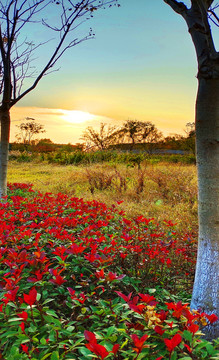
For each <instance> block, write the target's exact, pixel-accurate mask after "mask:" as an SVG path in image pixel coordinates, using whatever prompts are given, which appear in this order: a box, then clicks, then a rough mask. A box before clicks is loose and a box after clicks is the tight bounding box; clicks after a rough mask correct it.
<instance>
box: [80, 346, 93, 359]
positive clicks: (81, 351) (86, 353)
mask: <svg viewBox="0 0 219 360" xmlns="http://www.w3.org/2000/svg"><path fill="white" fill-rule="evenodd" d="M78 349H79V351H80V353H81V354H82V355H84V356H85V357H93V354H92V353H91V352H90V350H88V349H87V348H86V347H81V348H78Z"/></svg>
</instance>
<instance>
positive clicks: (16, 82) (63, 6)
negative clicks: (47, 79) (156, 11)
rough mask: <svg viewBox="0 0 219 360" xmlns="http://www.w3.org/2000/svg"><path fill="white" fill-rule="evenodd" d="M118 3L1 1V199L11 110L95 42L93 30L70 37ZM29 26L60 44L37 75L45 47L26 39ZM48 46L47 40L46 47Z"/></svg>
mask: <svg viewBox="0 0 219 360" xmlns="http://www.w3.org/2000/svg"><path fill="white" fill-rule="evenodd" d="M116 3H117V0H101V1H99V0H79V1H78V0H58V1H57V0H0V119H1V149H0V173H1V175H0V198H1V197H2V196H4V195H6V193H7V167H8V144H9V136H10V109H11V107H12V106H14V105H15V104H17V103H18V102H19V101H20V100H21V99H22V98H23V97H24V96H26V95H27V94H28V93H29V92H30V91H32V90H33V89H35V88H36V86H37V85H38V83H39V81H40V80H41V79H42V78H43V76H45V75H46V74H48V73H50V72H51V71H53V70H52V69H53V68H54V65H55V64H56V63H57V61H58V60H59V59H60V58H61V56H62V55H63V53H64V52H65V51H66V50H67V49H69V48H72V47H74V46H75V45H77V44H79V43H81V42H83V41H85V40H88V39H91V38H93V35H94V34H93V31H92V29H90V31H89V33H88V34H87V35H86V36H82V37H81V38H78V37H77V38H76V37H73V36H71V34H72V32H73V31H74V30H76V29H78V27H79V26H80V25H81V24H82V23H84V21H86V20H88V19H89V18H91V17H93V14H94V12H95V11H96V10H98V9H100V8H104V6H105V5H108V6H112V4H115V5H116ZM118 6H119V5H118ZM45 11H46V12H47V16H48V14H50V13H52V14H54V13H56V15H57V16H56V21H55V24H54V19H53V23H49V22H47V20H45V19H41V18H40V17H41V16H43V14H44V13H45ZM28 26H32V27H34V28H35V27H36V26H44V27H46V30H47V31H46V32H45V35H46V36H47V34H48V33H49V31H53V32H54V34H55V38H56V41H57V42H56V46H55V48H54V50H53V52H52V53H51V54H50V57H49V60H48V61H47V62H46V63H45V65H44V66H43V68H41V69H38V71H37V72H36V71H34V70H33V68H32V66H31V61H32V59H33V55H34V54H35V53H36V52H37V50H38V48H39V46H41V45H43V44H42V43H39V44H35V43H34V41H33V40H31V39H28V38H27V36H26V34H28ZM25 29H26V31H25ZM48 30H49V31H48ZM47 42H48V41H46V40H45V42H44V44H46V43H47ZM27 79H28V81H26V80H27ZM30 81H32V83H30Z"/></svg>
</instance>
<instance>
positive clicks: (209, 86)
mask: <svg viewBox="0 0 219 360" xmlns="http://www.w3.org/2000/svg"><path fill="white" fill-rule="evenodd" d="M196 147H197V170H198V187H199V192H198V201H199V208H198V211H199V245H198V257H197V265H196V274H195V283H194V287H193V296H192V302H191V308H193V309H201V310H202V311H204V312H206V313H207V314H212V313H214V314H216V315H217V316H218V317H219V79H203V78H201V79H199V88H198V94H197V102H196ZM204 332H205V337H206V339H209V340H212V339H215V338H217V337H219V321H217V322H215V323H214V324H212V325H211V326H209V327H207V328H206V329H205V330H204Z"/></svg>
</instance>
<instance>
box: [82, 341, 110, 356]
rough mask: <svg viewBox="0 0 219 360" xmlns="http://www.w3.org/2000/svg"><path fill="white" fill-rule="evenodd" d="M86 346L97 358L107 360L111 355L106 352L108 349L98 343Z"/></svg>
mask: <svg viewBox="0 0 219 360" xmlns="http://www.w3.org/2000/svg"><path fill="white" fill-rule="evenodd" d="M85 346H86V348H87V349H89V350H90V351H91V352H93V353H94V354H96V355H97V356H100V357H101V359H105V357H107V355H109V352H108V351H107V350H106V348H105V347H104V346H103V345H99V344H97V343H88V344H86V345H85Z"/></svg>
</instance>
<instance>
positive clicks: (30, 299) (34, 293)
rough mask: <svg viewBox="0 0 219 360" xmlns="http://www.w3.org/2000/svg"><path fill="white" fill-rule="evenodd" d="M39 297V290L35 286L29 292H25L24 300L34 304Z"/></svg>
mask: <svg viewBox="0 0 219 360" xmlns="http://www.w3.org/2000/svg"><path fill="white" fill-rule="evenodd" d="M36 298H37V291H36V289H35V288H32V289H31V290H30V292H29V294H24V301H25V303H27V304H28V305H30V306H32V305H33V304H34V303H35V301H36Z"/></svg>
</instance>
